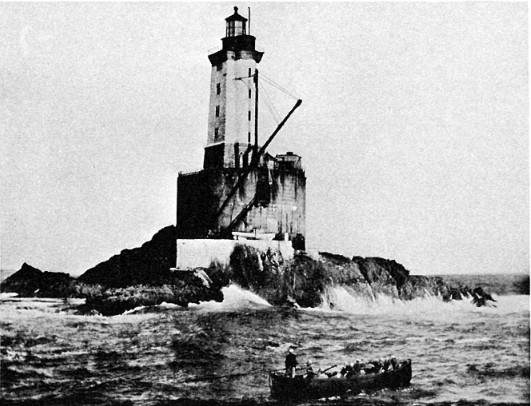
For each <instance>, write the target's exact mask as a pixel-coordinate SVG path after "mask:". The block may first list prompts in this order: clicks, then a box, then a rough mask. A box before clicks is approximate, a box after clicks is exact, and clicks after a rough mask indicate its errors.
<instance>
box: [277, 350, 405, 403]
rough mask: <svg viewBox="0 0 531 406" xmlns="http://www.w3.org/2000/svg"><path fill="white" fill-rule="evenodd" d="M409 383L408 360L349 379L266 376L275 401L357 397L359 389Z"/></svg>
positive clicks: (381, 387) (280, 374)
mask: <svg viewBox="0 0 531 406" xmlns="http://www.w3.org/2000/svg"><path fill="white" fill-rule="evenodd" d="M410 381H411V360H410V359H408V360H406V361H403V362H401V363H400V364H399V366H398V367H397V368H396V369H394V370H389V371H385V372H380V373H372V374H366V375H358V376H354V377H350V378H345V377H341V378H337V377H331V378H328V377H327V376H326V375H320V376H319V377H314V378H307V377H304V376H303V375H297V376H295V377H294V378H290V377H287V376H285V374H284V373H283V372H282V373H281V372H270V373H269V386H270V388H271V397H273V398H275V399H320V398H328V397H333V396H345V395H357V394H359V393H360V392H361V391H362V390H379V389H384V388H399V387H402V386H407V385H409V383H410Z"/></svg>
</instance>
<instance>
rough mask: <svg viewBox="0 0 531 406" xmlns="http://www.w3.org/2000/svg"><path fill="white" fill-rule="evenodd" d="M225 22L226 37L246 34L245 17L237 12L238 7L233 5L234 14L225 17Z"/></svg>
mask: <svg viewBox="0 0 531 406" xmlns="http://www.w3.org/2000/svg"><path fill="white" fill-rule="evenodd" d="M225 21H226V22H227V31H226V36H227V37H237V36H238V35H246V23H247V18H245V17H242V16H241V15H239V14H238V7H234V14H233V15H231V16H230V17H227V18H226V19H225Z"/></svg>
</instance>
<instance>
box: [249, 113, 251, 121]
mask: <svg viewBox="0 0 531 406" xmlns="http://www.w3.org/2000/svg"><path fill="white" fill-rule="evenodd" d="M249 121H251V111H249Z"/></svg>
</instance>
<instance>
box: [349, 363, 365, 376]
mask: <svg viewBox="0 0 531 406" xmlns="http://www.w3.org/2000/svg"><path fill="white" fill-rule="evenodd" d="M350 365H351V367H352V370H353V371H354V375H353V376H358V375H365V371H364V370H363V365H362V364H361V363H360V360H359V359H357V360H356V363H355V364H352V363H351V364H350Z"/></svg>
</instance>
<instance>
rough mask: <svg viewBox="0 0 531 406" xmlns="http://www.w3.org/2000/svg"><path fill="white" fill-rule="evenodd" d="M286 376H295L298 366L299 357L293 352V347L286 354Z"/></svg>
mask: <svg viewBox="0 0 531 406" xmlns="http://www.w3.org/2000/svg"><path fill="white" fill-rule="evenodd" d="M285 365H286V376H289V377H291V378H295V369H296V368H297V365H298V363H297V357H296V356H295V354H294V353H293V349H292V348H290V349H289V350H288V355H286V362H285Z"/></svg>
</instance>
